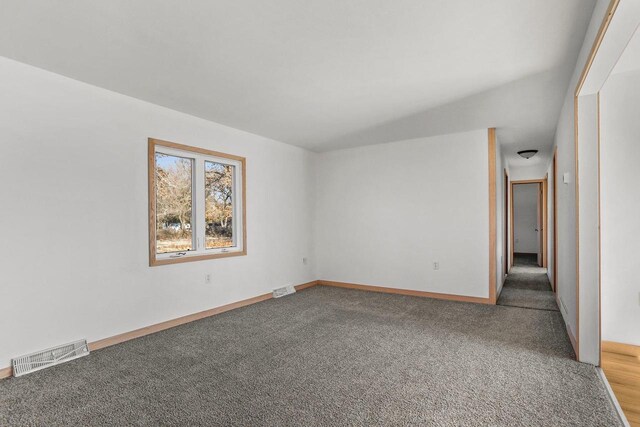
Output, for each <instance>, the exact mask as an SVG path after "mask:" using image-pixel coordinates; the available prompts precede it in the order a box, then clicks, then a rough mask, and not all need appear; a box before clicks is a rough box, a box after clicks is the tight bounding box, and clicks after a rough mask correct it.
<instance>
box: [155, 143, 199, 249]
mask: <svg viewBox="0 0 640 427" xmlns="http://www.w3.org/2000/svg"><path fill="white" fill-rule="evenodd" d="M192 189H193V160H192V159H187V158H184V157H178V156H170V155H168V154H162V153H156V252H157V253H159V254H163V253H168V252H181V251H190V250H193V234H192V227H191V207H192V194H191V193H192Z"/></svg>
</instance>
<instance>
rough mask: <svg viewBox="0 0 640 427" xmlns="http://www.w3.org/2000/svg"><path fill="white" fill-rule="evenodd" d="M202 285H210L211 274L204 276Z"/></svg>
mask: <svg viewBox="0 0 640 427" xmlns="http://www.w3.org/2000/svg"><path fill="white" fill-rule="evenodd" d="M204 283H205V284H207V285H210V284H211V274H206V275H205V276H204Z"/></svg>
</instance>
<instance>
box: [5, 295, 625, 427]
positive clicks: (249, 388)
mask: <svg viewBox="0 0 640 427" xmlns="http://www.w3.org/2000/svg"><path fill="white" fill-rule="evenodd" d="M0 425H3V426H4V425H8V426H21V425H38V426H57V425H83V426H84V425H92V426H97V425H154V426H156V425H206V426H212V425H236V426H238V425H264V426H267V425H268V426H281V425H292V426H294V425H295V426H301V425H316V426H334V425H356V426H369V425H433V426H486V425H493V426H532V425H535V426H615V425H620V424H619V420H618V418H617V416H616V413H615V412H614V408H613V406H612V405H611V403H610V401H609V398H608V396H607V394H606V391H605V388H604V385H603V384H602V382H601V380H600V378H599V376H598V374H597V373H596V370H595V368H594V367H593V366H590V365H586V364H582V363H578V362H576V361H575V360H574V354H573V351H572V348H571V345H570V344H569V340H568V338H567V336H566V332H565V327H564V324H563V322H562V319H561V316H560V313H558V312H555V311H544V310H527V309H521V308H513V307H504V306H490V305H480V304H469V303H458V302H448V301H439V300H433V299H428V298H416V297H409V296H400V295H387V294H380V293H371V292H363V291H355V290H346V289H338V288H330V287H323V286H318V287H315V288H311V289H308V290H305V291H302V292H299V293H297V294H295V295H292V296H289V297H285V298H281V299H277V300H269V301H266V302H263V303H259V304H255V305H252V306H249V307H245V308H242V309H238V310H235V311H231V312H227V313H224V314H221V315H218V316H214V317H210V318H207V319H204V320H200V321H197V322H193V323H190V324H187V325H183V326H179V327H176V328H173V329H169V330H166V331H164V332H160V333H157V334H153V335H149V336H146V337H143V338H140V339H136V340H133V341H129V342H126V343H124V344H120V345H116V346H113V347H109V348H106V349H103V350H99V351H96V352H94V353H92V354H91V355H90V356H89V357H85V358H82V359H78V360H76V361H72V362H70V363H67V364H63V365H60V366H57V367H54V368H51V369H47V370H44V371H40V372H36V373H34V374H30V375H27V376H25V377H21V378H12V379H8V380H4V381H0Z"/></svg>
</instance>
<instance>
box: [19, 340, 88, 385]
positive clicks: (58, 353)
mask: <svg viewBox="0 0 640 427" xmlns="http://www.w3.org/2000/svg"><path fill="white" fill-rule="evenodd" d="M88 354H89V347H88V346H87V340H80V341H76V342H72V343H70V344H64V345H60V346H57V347H53V348H49V349H46V350H42V351H37V352H35V353H31V354H26V355H24V356H20V357H16V358H15V359H13V360H12V361H11V364H12V365H13V376H14V377H19V376H21V375H24V374H29V373H31V372H35V371H39V370H40V369H44V368H48V367H49V366H55V365H58V364H60V363H63V362H68V361H69V360H73V359H77V358H79V357H82V356H87V355H88Z"/></svg>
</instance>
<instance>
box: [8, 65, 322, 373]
mask: <svg viewBox="0 0 640 427" xmlns="http://www.w3.org/2000/svg"><path fill="white" fill-rule="evenodd" d="M0 93H2V96H0V121H1V124H0V140H1V141H2V142H1V144H2V156H0V182H2V183H3V184H2V185H1V186H0V200H2V201H3V208H2V209H0V224H2V245H0V272H1V282H0V300H1V301H3V308H2V310H0V325H1V326H0V343H2V345H1V346H0V367H5V366H8V365H9V364H10V358H11V357H13V356H17V355H20V354H23V353H26V352H31V351H35V350H39V349H43V348H46V347H49V346H52V345H56V344H60V343H64V342H68V341H71V340H75V339H78V338H87V339H88V340H89V341H95V340H98V339H101V338H105V337H109V336H112V335H115V334H119V333H122V332H127V331H131V330H133V329H136V328H140V327H143V326H146V325H150V324H155V323H158V322H162V321H165V320H168V319H172V318H176V317H179V316H183V315H187V314H190V313H194V312H198V311H201V310H206V309H210V308H213V307H216V306H220V305H224V304H227V303H231V302H235V301H238V300H242V299H245V298H250V297H253V296H256V295H259V294H263V293H266V292H269V291H270V290H271V289H272V288H274V287H278V286H282V285H285V284H300V283H304V282H307V281H310V280H314V279H315V278H316V272H315V271H314V270H315V269H314V266H313V264H314V256H315V254H314V247H313V244H312V224H313V221H314V215H315V194H314V188H315V182H314V180H315V170H314V167H315V154H312V153H310V152H307V151H304V150H302V149H299V148H294V147H292V146H289V145H285V144H281V143H278V142H275V141H272V140H268V139H265V138H262V137H259V136H256V135H252V134H249V133H245V132H241V131H238V130H235V129H231V128H228V127H225V126H221V125H218V124H215V123H212V122H208V121H205V120H201V119H197V118H195V117H191V116H188V115H185V114H182V113H178V112H175V111H172V110H169V109H166V108H162V107H158V106H155V105H152V104H149V103H146V102H142V101H139V100H136V99H133V98H130V97H126V96H123V95H119V94H117V93H113V92H109V91H106V90H103V89H99V88H97V87H93V86H89V85H86V84H83V83H80V82H77V81H74V80H71V79H68V78H64V77H61V76H59V75H56V74H52V73H49V72H46V71H42V70H40V69H37V68H33V67H30V66H26V65H23V64H20V63H17V62H13V61H10V60H7V59H4V58H0ZM148 137H156V138H160V139H165V140H169V141H175V142H180V143H184V144H189V145H194V146H199V147H203V148H208V149H213V150H219V151H222V152H227V153H232V154H236V155H241V156H245V157H246V158H247V233H248V236H247V248H248V255H247V256H244V257H234V258H226V259H216V260H210V261H200V262H193V263H184V264H176V265H170V266H161V267H152V268H151V267H148V262H149V260H148V250H147V247H148V243H147V242H148V235H147V234H148V233H147V230H148V225H147V218H148V216H147V215H148V214H147V138H148ZM302 257H308V258H309V259H310V261H311V262H310V264H309V265H303V263H302ZM207 273H211V274H212V275H213V284H211V285H205V283H204V277H205V274H207ZM17 325H19V327H16V326H17Z"/></svg>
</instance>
